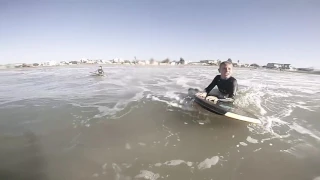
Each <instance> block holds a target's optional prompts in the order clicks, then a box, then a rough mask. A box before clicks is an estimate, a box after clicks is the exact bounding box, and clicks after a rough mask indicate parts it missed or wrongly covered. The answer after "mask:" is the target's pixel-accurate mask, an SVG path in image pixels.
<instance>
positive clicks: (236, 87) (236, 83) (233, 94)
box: [228, 79, 238, 100]
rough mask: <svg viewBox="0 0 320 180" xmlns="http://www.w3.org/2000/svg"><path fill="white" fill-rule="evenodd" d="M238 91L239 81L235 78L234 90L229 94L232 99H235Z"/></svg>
mask: <svg viewBox="0 0 320 180" xmlns="http://www.w3.org/2000/svg"><path fill="white" fill-rule="evenodd" d="M237 91H238V82H237V80H236V79H235V80H234V81H233V84H232V91H231V93H230V94H229V98H230V99H232V100H234V98H235V96H236V95H237ZM229 98H228V99H229Z"/></svg>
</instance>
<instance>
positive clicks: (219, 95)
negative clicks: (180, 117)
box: [197, 61, 238, 102]
mask: <svg viewBox="0 0 320 180" xmlns="http://www.w3.org/2000/svg"><path fill="white" fill-rule="evenodd" d="M232 69H233V65H232V63H231V62H229V61H224V62H222V63H221V64H220V67H219V69H218V71H219V72H220V75H217V76H216V77H215V78H214V79H213V81H212V82H211V83H210V84H209V86H208V87H206V88H205V92H199V93H197V95H198V96H200V97H203V98H205V99H207V100H211V101H214V102H217V101H218V100H220V101H224V102H233V101H234V99H235V96H236V93H237V89H238V83H237V80H236V79H235V78H234V77H232ZM215 86H218V89H214V91H213V92H211V90H212V89H213V88H214V87H215Z"/></svg>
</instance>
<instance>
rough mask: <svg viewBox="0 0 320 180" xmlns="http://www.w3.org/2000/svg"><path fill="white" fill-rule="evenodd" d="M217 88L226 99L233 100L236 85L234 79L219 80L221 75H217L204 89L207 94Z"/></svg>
mask: <svg viewBox="0 0 320 180" xmlns="http://www.w3.org/2000/svg"><path fill="white" fill-rule="evenodd" d="M216 85H217V86H218V89H219V91H220V92H221V93H223V94H227V95H228V98H232V99H234V96H235V95H236V93H237V89H238V83H237V80H236V79H235V78H234V77H230V78H229V79H221V75H217V76H216V77H215V78H214V79H213V81H212V82H211V83H210V84H209V86H208V87H206V88H205V91H206V92H207V94H209V92H210V91H211V90H212V89H213V88H214V87H215V86H216Z"/></svg>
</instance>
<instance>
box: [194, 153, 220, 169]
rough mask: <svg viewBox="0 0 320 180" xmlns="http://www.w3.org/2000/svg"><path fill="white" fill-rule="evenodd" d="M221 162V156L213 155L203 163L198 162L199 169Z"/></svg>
mask: <svg viewBox="0 0 320 180" xmlns="http://www.w3.org/2000/svg"><path fill="white" fill-rule="evenodd" d="M218 162H219V157H218V156H213V157H212V158H210V159H209V158H207V159H205V160H204V161H202V162H201V163H199V164H198V169H199V170H204V169H208V168H211V166H214V165H216V164H217V163H218Z"/></svg>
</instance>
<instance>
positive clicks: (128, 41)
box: [0, 0, 320, 68]
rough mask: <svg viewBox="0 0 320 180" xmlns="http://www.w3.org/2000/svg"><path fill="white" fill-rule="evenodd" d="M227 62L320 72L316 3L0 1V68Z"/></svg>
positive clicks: (267, 0) (300, 0) (271, 0)
mask: <svg viewBox="0 0 320 180" xmlns="http://www.w3.org/2000/svg"><path fill="white" fill-rule="evenodd" d="M134 56H136V57H137V59H150V58H155V59H156V60H163V59H165V58H167V57H168V58H170V59H172V60H177V59H179V58H180V57H183V58H184V59H186V60H189V61H198V60H201V59H220V60H227V58H231V59H232V60H234V61H237V60H240V62H247V63H253V62H257V63H258V64H260V65H265V64H266V63H268V62H279V63H291V64H293V65H294V66H298V67H308V66H315V67H317V68H319V67H320V1H319V0H311V1H308V0H287V1H284V0H275V1H274V0H263V1H262V0H243V1H241V0H234V1H230V0H221V1H214V0H212V1H196V0H194V1H182V0H181V1H180V0H179V1H178V0H172V1H171V0H163V1H159V0H124V1H121V0H117V1H111V0H105V1H102V0H100V1H94V0H93V1H91V0H87V1H85V0H65V1H62V0H52V1H49V0H43V1H40V0H35V1H28V0H21V1H12V0H10V1H9V0H0V64H4V63H14V62H41V61H49V60H56V61H63V60H67V61H70V60H78V59H80V58H102V59H113V58H125V59H133V58H134Z"/></svg>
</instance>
